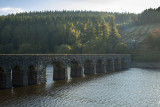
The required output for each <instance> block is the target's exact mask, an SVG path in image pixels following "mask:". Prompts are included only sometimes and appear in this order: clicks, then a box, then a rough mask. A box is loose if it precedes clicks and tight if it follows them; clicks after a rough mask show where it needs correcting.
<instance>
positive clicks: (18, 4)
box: [0, 0, 160, 15]
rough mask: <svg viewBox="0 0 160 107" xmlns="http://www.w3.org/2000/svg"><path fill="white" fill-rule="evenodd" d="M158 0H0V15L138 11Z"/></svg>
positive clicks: (157, 3)
mask: <svg viewBox="0 0 160 107" xmlns="http://www.w3.org/2000/svg"><path fill="white" fill-rule="evenodd" d="M159 6H160V0H0V15H6V14H10V13H17V12H24V11H27V12H28V11H42V10H92V11H107V12H132V13H140V12H142V11H143V10H145V9H147V8H157V7H159Z"/></svg>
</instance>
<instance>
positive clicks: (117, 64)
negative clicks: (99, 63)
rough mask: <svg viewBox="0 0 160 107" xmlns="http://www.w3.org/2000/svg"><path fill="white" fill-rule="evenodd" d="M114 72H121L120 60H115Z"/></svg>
mask: <svg viewBox="0 0 160 107" xmlns="http://www.w3.org/2000/svg"><path fill="white" fill-rule="evenodd" d="M114 62H115V71H120V70H121V60H120V59H115V60H114Z"/></svg>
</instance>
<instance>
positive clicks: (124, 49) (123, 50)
mask: <svg viewBox="0 0 160 107" xmlns="http://www.w3.org/2000/svg"><path fill="white" fill-rule="evenodd" d="M115 52H116V53H118V54H127V53H129V49H128V46H127V45H126V44H125V43H119V44H117V45H116V47H115Z"/></svg>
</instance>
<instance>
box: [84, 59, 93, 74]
mask: <svg viewBox="0 0 160 107" xmlns="http://www.w3.org/2000/svg"><path fill="white" fill-rule="evenodd" d="M84 74H85V75H90V74H94V61H93V60H91V59H87V60H86V61H85V62H84Z"/></svg>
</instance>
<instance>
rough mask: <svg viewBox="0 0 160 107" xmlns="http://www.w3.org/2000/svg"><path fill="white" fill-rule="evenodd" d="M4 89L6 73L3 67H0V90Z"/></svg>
mask: <svg viewBox="0 0 160 107" xmlns="http://www.w3.org/2000/svg"><path fill="white" fill-rule="evenodd" d="M5 87H6V71H5V70H4V68H3V67H0V89H2V88H5Z"/></svg>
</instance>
